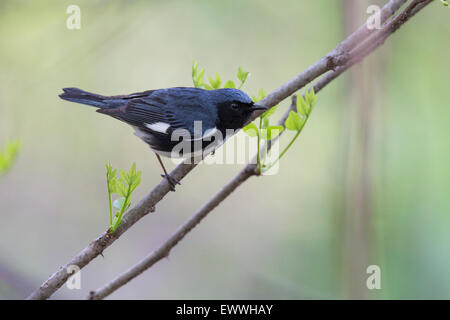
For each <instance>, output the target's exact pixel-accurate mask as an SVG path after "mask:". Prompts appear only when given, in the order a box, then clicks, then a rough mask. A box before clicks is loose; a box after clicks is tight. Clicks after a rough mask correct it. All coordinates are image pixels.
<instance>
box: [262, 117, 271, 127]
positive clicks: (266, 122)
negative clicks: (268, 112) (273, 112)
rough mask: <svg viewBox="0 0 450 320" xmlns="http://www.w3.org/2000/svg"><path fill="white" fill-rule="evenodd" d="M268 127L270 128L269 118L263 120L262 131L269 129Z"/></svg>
mask: <svg viewBox="0 0 450 320" xmlns="http://www.w3.org/2000/svg"><path fill="white" fill-rule="evenodd" d="M268 126H269V118H267V117H265V118H262V126H261V128H262V129H265V128H267V127H268Z"/></svg>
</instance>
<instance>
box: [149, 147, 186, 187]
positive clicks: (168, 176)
mask: <svg viewBox="0 0 450 320" xmlns="http://www.w3.org/2000/svg"><path fill="white" fill-rule="evenodd" d="M155 155H156V158H158V161H159V164H160V165H161V168H162V169H163V171H164V174H162V175H161V177H163V178H166V179H167V182H169V184H170V187H171V190H172V191H175V185H176V184H180V185H181V183H180V181H178V180H176V179H174V178H172V177H171V176H170V174H168V173H167V171H166V168H164V164H163V163H162V160H161V157H160V156H159V154H157V153H155Z"/></svg>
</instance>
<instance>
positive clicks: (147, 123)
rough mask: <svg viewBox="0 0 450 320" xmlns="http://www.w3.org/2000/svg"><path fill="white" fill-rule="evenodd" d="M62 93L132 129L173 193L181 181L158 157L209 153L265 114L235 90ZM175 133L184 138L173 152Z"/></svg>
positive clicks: (180, 89)
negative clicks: (256, 115)
mask: <svg viewBox="0 0 450 320" xmlns="http://www.w3.org/2000/svg"><path fill="white" fill-rule="evenodd" d="M62 90H63V93H62V94H60V95H59V97H60V98H61V99H63V100H67V101H71V102H76V103H80V104H85V105H89V106H92V107H95V108H97V112H99V113H102V114H105V115H108V116H111V117H113V118H115V119H118V120H120V121H122V122H125V123H127V124H129V125H130V126H132V127H133V128H134V130H135V135H136V136H137V137H139V138H140V139H141V140H143V141H144V142H145V143H147V144H148V145H149V146H150V148H151V149H152V150H153V151H154V152H155V155H156V157H157V159H158V162H159V164H160V165H161V168H162V170H163V172H164V174H162V175H161V176H162V177H163V178H166V179H167V181H168V182H169V185H170V188H171V190H172V191H175V186H176V184H180V183H179V181H177V180H176V179H174V178H173V177H171V176H170V175H169V174H168V173H167V170H166V168H165V167H164V164H163V162H162V160H161V157H160V156H165V157H170V158H178V157H181V158H187V157H192V156H193V154H194V153H195V151H200V152H204V151H205V150H210V151H211V149H212V151H214V149H215V148H217V147H218V146H219V145H220V144H221V143H223V141H224V140H225V139H226V138H228V137H229V136H230V134H229V132H233V131H234V130H238V129H241V128H242V127H243V126H244V125H245V124H246V123H247V122H248V121H249V119H250V117H251V115H252V114H253V112H254V111H257V110H268V108H267V107H265V106H263V105H258V104H256V103H255V102H253V100H252V99H251V98H250V97H249V96H248V95H247V94H246V93H245V92H243V91H241V90H240V89H234V88H222V89H215V90H206V89H202V88H192V87H174V88H166V89H156V90H147V91H142V92H136V93H132V94H128V95H115V96H103V95H99V94H96V93H91V92H87V91H84V90H81V89H78V88H63V89H62ZM197 124H200V128H199V126H198V125H197ZM180 131H181V132H182V133H183V134H184V138H185V140H184V143H185V144H184V145H183V146H184V147H186V146H187V148H178V149H177V146H178V147H179V143H180V142H179V139H176V138H177V136H176V135H175V134H178V137H179V134H180ZM186 135H188V136H189V137H187V138H186ZM213 136H214V137H223V140H222V141H217V140H220V139H216V138H215V139H214V140H213V139H212V137H213ZM174 137H175V139H174ZM186 141H187V142H186ZM195 148H197V149H201V150H195ZM175 149H177V150H175ZM193 149H194V150H193ZM186 150H187V151H186ZM202 155H203V153H202Z"/></svg>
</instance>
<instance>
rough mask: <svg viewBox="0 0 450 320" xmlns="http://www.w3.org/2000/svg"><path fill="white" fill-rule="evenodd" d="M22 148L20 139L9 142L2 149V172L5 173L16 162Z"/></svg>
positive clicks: (0, 151)
mask: <svg viewBox="0 0 450 320" xmlns="http://www.w3.org/2000/svg"><path fill="white" fill-rule="evenodd" d="M19 149H20V142H19V141H18V140H15V141H11V142H7V143H6V145H5V147H4V149H3V150H1V149H0V174H2V173H5V172H6V171H8V170H9V168H10V167H11V166H12V164H13V163H14V160H15V159H16V157H17V154H18V152H19Z"/></svg>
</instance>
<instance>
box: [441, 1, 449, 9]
mask: <svg viewBox="0 0 450 320" xmlns="http://www.w3.org/2000/svg"><path fill="white" fill-rule="evenodd" d="M441 2H442V4H443V5H444V6H446V7H448V6H449V4H448V2H447V0H441Z"/></svg>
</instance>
